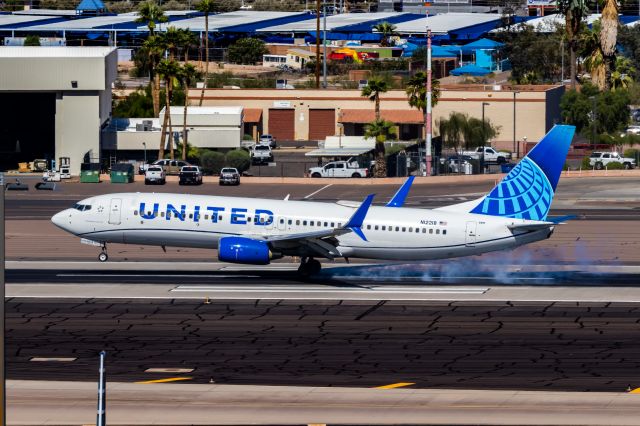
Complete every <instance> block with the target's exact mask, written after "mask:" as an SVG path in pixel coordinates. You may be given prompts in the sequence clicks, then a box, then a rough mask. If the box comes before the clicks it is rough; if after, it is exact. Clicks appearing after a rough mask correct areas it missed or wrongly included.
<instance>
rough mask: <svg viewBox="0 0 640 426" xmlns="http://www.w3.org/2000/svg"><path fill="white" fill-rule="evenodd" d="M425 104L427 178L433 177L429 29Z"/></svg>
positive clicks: (429, 34) (428, 31) (429, 32)
mask: <svg viewBox="0 0 640 426" xmlns="http://www.w3.org/2000/svg"><path fill="white" fill-rule="evenodd" d="M424 103H425V125H424V129H425V138H424V139H425V143H424V148H425V151H426V154H425V162H426V163H425V168H424V169H425V176H431V120H432V119H431V30H430V29H429V28H427V91H426V93H425V95H424Z"/></svg>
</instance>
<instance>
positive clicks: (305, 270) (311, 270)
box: [298, 257, 322, 277]
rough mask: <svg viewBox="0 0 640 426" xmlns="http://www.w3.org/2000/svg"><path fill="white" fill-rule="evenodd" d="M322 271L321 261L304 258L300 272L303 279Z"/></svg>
mask: <svg viewBox="0 0 640 426" xmlns="http://www.w3.org/2000/svg"><path fill="white" fill-rule="evenodd" d="M320 269H322V265H321V264H320V262H319V261H317V260H316V259H314V258H313V257H303V258H302V262H300V267H299V268H298V272H299V273H300V275H302V276H303V277H308V276H311V275H315V274H317V273H318V272H320Z"/></svg>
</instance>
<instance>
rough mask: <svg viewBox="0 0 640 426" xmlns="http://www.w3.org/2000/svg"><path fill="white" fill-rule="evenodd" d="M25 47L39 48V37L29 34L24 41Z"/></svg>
mask: <svg viewBox="0 0 640 426" xmlns="http://www.w3.org/2000/svg"><path fill="white" fill-rule="evenodd" d="M24 45H25V46H40V37H38V36H37V35H35V34H30V35H28V36H27V37H26V38H25V39H24Z"/></svg>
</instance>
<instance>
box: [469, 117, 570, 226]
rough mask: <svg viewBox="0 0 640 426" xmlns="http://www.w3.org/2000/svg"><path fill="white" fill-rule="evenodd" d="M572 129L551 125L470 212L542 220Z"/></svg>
mask: <svg viewBox="0 0 640 426" xmlns="http://www.w3.org/2000/svg"><path fill="white" fill-rule="evenodd" d="M574 133H575V127H574V126H568V125H556V126H554V127H553V128H552V129H551V130H550V131H549V133H547V134H546V135H545V136H544V138H542V140H541V141H540V142H538V143H537V144H536V146H535V147H534V148H533V149H532V150H531V151H530V152H529V153H528V154H527V155H526V156H525V157H524V158H523V159H522V160H521V161H520V162H519V163H518V164H517V165H516V166H515V167H514V168H513V169H512V170H511V172H510V173H509V174H508V175H507V176H505V178H504V179H502V181H500V183H498V185H497V186H496V187H495V188H493V189H492V190H491V192H490V193H489V194H488V195H487V196H486V197H484V198H483V199H482V200H481V201H480V202H479V204H478V205H477V206H476V207H475V208H473V209H472V210H471V213H477V214H486V215H490V216H503V217H512V218H519V219H529V220H545V219H546V217H547V214H548V213H549V209H550V208H551V202H552V201H553V196H554V194H555V191H556V187H557V186H558V181H559V180H560V173H562V168H563V166H564V163H565V161H566V159H567V153H568V152H569V145H571V140H572V139H573V134H574Z"/></svg>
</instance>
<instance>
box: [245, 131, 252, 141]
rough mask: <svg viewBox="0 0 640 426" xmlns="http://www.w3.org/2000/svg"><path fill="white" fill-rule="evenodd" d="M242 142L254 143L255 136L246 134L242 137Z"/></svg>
mask: <svg viewBox="0 0 640 426" xmlns="http://www.w3.org/2000/svg"><path fill="white" fill-rule="evenodd" d="M242 140H243V141H252V140H253V136H252V135H250V134H249V133H245V134H244V136H242Z"/></svg>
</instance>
